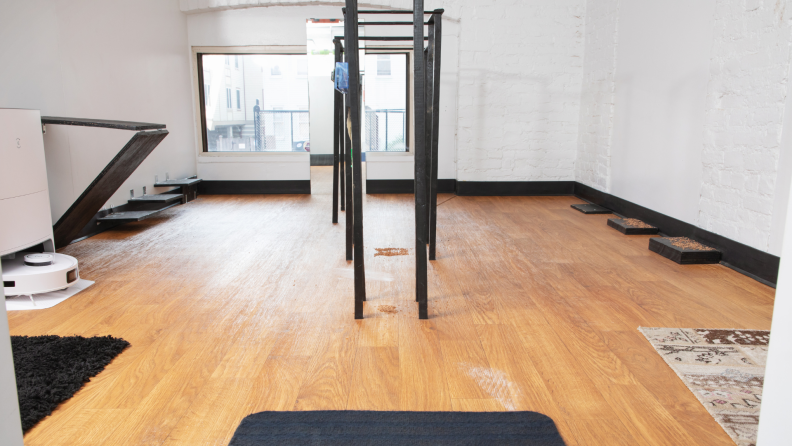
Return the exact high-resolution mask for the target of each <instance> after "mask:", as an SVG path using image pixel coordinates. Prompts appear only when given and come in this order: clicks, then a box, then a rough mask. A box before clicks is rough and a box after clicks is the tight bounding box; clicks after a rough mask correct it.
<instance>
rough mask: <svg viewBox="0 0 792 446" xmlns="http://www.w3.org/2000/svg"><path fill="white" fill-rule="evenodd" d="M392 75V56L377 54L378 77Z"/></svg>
mask: <svg viewBox="0 0 792 446" xmlns="http://www.w3.org/2000/svg"><path fill="white" fill-rule="evenodd" d="M390 75H391V56H390V54H377V76H390Z"/></svg>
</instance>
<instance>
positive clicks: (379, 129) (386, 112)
mask: <svg viewBox="0 0 792 446" xmlns="http://www.w3.org/2000/svg"><path fill="white" fill-rule="evenodd" d="M364 120H365V122H364V124H365V128H364V130H363V131H364V135H365V138H364V144H365V145H366V147H365V149H366V150H368V151H369V152H385V151H387V152H405V151H407V143H406V141H405V138H404V136H405V134H406V133H405V128H406V125H407V112H406V111H405V110H404V109H377V110H371V109H369V110H366V114H365V118H364Z"/></svg>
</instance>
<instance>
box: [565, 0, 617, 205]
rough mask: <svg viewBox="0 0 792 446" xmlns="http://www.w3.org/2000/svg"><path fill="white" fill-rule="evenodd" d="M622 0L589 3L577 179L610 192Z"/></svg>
mask: <svg viewBox="0 0 792 446" xmlns="http://www.w3.org/2000/svg"><path fill="white" fill-rule="evenodd" d="M618 18H619V0H588V2H587V3H586V31H585V57H584V62H583V88H582V93H581V98H580V130H579V132H578V143H577V159H576V160H575V180H577V181H579V182H581V183H583V184H586V185H588V186H591V187H593V188H595V189H598V190H601V191H605V192H609V191H610V182H609V180H610V155H611V153H610V148H611V142H612V138H613V93H614V75H615V71H616V47H617V41H618V28H617V25H618Z"/></svg>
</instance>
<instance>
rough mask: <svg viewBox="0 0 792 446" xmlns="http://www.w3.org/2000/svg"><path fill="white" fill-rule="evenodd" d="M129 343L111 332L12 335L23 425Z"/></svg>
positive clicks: (62, 398) (74, 389) (44, 413)
mask: <svg viewBox="0 0 792 446" xmlns="http://www.w3.org/2000/svg"><path fill="white" fill-rule="evenodd" d="M128 346H129V342H127V341H125V340H123V339H118V338H114V337H112V336H103V337H95V338H84V337H82V336H68V337H61V336H11V349H12V350H13V352H14V370H15V371H16V384H17V393H18V395H19V412H20V413H21V415H22V429H23V430H24V431H25V432H27V431H28V430H29V429H30V428H31V427H33V426H35V425H36V423H38V422H39V421H41V420H42V419H43V418H44V417H46V416H47V415H49V414H51V413H52V411H53V410H55V408H56V407H58V404H60V403H62V402H64V401H66V400H68V399H69V398H71V397H72V396H73V395H74V394H75V393H77V391H78V390H80V388H81V387H82V386H83V385H84V384H85V383H87V382H88V381H90V380H91V378H92V377H94V376H96V375H97V374H99V372H101V371H102V370H104V368H105V366H106V365H107V364H110V362H111V361H112V360H113V358H115V357H116V356H118V354H119V353H121V352H122V351H123V350H124V349H125V348H127V347H128Z"/></svg>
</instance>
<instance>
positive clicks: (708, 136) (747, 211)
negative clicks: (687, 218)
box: [698, 0, 792, 251]
mask: <svg viewBox="0 0 792 446" xmlns="http://www.w3.org/2000/svg"><path fill="white" fill-rule="evenodd" d="M790 6H792V4H791V2H789V1H783V0H778V1H756V0H748V1H741V2H734V1H729V0H719V1H718V2H717V7H716V12H715V29H714V43H713V48H712V56H711V78H710V82H709V86H708V91H707V108H706V111H705V113H706V120H705V125H704V147H703V152H702V164H703V178H702V188H701V198H700V205H699V221H698V225H699V226H700V227H702V228H704V229H707V230H710V231H712V232H715V233H718V234H721V235H723V236H726V237H729V238H731V239H734V240H737V241H739V242H742V243H745V244H747V245H750V246H753V247H755V248H758V249H761V250H764V251H767V250H768V249H769V246H768V244H769V236H770V226H771V220H772V213H773V194H774V192H775V183H776V174H777V169H778V160H779V151H780V145H779V144H780V140H781V128H782V119H783V115H784V104H785V99H786V95H787V92H788V79H787V73H788V68H789V61H790V59H789V50H790V43H792V40H790V38H791V37H792V34H791V33H790V29H791V28H790V12H792V11H790V9H792V8H790Z"/></svg>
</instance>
